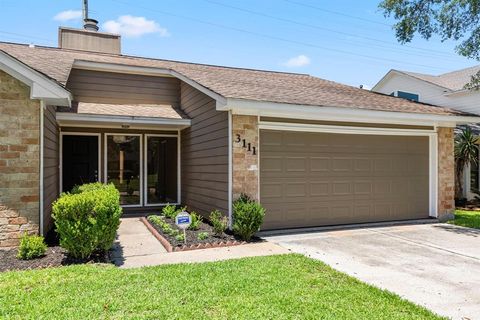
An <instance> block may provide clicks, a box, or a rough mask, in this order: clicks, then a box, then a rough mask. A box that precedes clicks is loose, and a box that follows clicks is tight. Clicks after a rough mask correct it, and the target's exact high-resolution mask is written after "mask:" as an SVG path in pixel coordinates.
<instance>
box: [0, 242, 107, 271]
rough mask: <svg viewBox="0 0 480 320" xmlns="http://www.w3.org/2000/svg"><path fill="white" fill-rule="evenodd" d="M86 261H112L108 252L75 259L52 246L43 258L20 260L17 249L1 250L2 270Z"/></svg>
mask: <svg viewBox="0 0 480 320" xmlns="http://www.w3.org/2000/svg"><path fill="white" fill-rule="evenodd" d="M84 263H110V257H109V254H108V253H97V254H94V255H93V256H92V257H91V258H90V259H88V260H80V259H73V258H71V257H69V256H68V255H67V254H66V252H65V250H64V249H62V248H61V247H59V246H52V247H48V249H47V252H46V253H45V255H44V256H43V257H41V258H37V259H32V260H20V259H17V249H9V250H0V272H3V271H10V270H29V269H41V268H50V267H60V266H66V265H72V264H84Z"/></svg>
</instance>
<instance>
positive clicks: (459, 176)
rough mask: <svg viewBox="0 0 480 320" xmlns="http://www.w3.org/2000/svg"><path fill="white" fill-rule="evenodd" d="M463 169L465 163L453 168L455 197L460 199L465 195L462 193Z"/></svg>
mask: <svg viewBox="0 0 480 320" xmlns="http://www.w3.org/2000/svg"><path fill="white" fill-rule="evenodd" d="M464 169H465V165H459V166H457V167H456V168H455V173H456V177H455V199H457V200H460V199H464V198H465V196H464V195H463V170H464Z"/></svg>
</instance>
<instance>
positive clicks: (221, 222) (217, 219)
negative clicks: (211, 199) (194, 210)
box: [209, 210, 228, 236]
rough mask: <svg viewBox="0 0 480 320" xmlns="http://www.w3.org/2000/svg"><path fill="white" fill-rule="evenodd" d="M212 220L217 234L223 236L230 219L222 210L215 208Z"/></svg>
mask: <svg viewBox="0 0 480 320" xmlns="http://www.w3.org/2000/svg"><path fill="white" fill-rule="evenodd" d="M209 218H210V222H211V223H212V227H213V232H215V235H217V236H221V235H222V234H223V233H224V232H225V230H227V227H228V219H227V217H225V216H224V215H223V214H222V213H221V212H220V211H218V210H213V211H212V212H211V213H210V217H209Z"/></svg>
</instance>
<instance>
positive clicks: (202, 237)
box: [198, 232, 208, 240]
mask: <svg viewBox="0 0 480 320" xmlns="http://www.w3.org/2000/svg"><path fill="white" fill-rule="evenodd" d="M207 238H208V232H200V233H199V234H198V240H205V239H207Z"/></svg>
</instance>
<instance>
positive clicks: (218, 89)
mask: <svg viewBox="0 0 480 320" xmlns="http://www.w3.org/2000/svg"><path fill="white" fill-rule="evenodd" d="M0 50H2V51H4V52H6V53H7V54H9V55H11V56H13V57H15V58H16V59H18V60H20V61H21V62H23V63H25V64H27V65H28V66H30V67H31V68H34V69H35V70H37V71H39V72H41V73H43V74H45V75H47V76H49V77H51V78H52V79H54V80H56V81H58V82H59V83H60V84H62V85H65V84H66V82H67V80H68V77H69V74H70V70H71V69H72V66H73V63H74V62H75V61H76V60H79V61H91V62H104V63H112V64H121V65H128V66H141V67H154V68H163V69H169V70H174V71H175V72H177V73H179V74H181V75H183V76H185V77H187V78H189V79H191V80H193V81H194V82H196V83H198V84H200V85H201V86H203V87H205V88H207V89H209V90H211V91H212V92H215V93H217V94H219V95H221V96H223V97H225V98H234V99H244V100H254V101H263V102H274V103H285V104H297V105H311V106H320V107H322V106H325V107H338V108H351V109H364V110H375V111H390V112H406V113H423V114H435V115H466V114H465V113H462V112H459V111H455V110H451V109H447V108H442V107H437V106H432V105H429V104H424V103H416V102H412V101H408V100H405V99H401V98H396V97H391V96H388V95H384V94H380V93H375V92H371V91H367V90H363V89H359V88H355V87H351V86H347V85H343V84H340V83H336V82H332V81H328V80H323V79H320V78H316V77H312V76H310V75H306V74H296V73H285V72H273V71H262V70H252V69H243V68H231V67H220V66H212V65H205V64H195V63H186V62H177V61H169V60H159V59H151V58H142V57H134V56H125V55H115V54H104V53H95V52H85V51H77V50H68V49H59V48H50V47H39V46H36V47H34V48H31V47H29V46H28V45H23V44H13V43H4V42H0Z"/></svg>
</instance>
